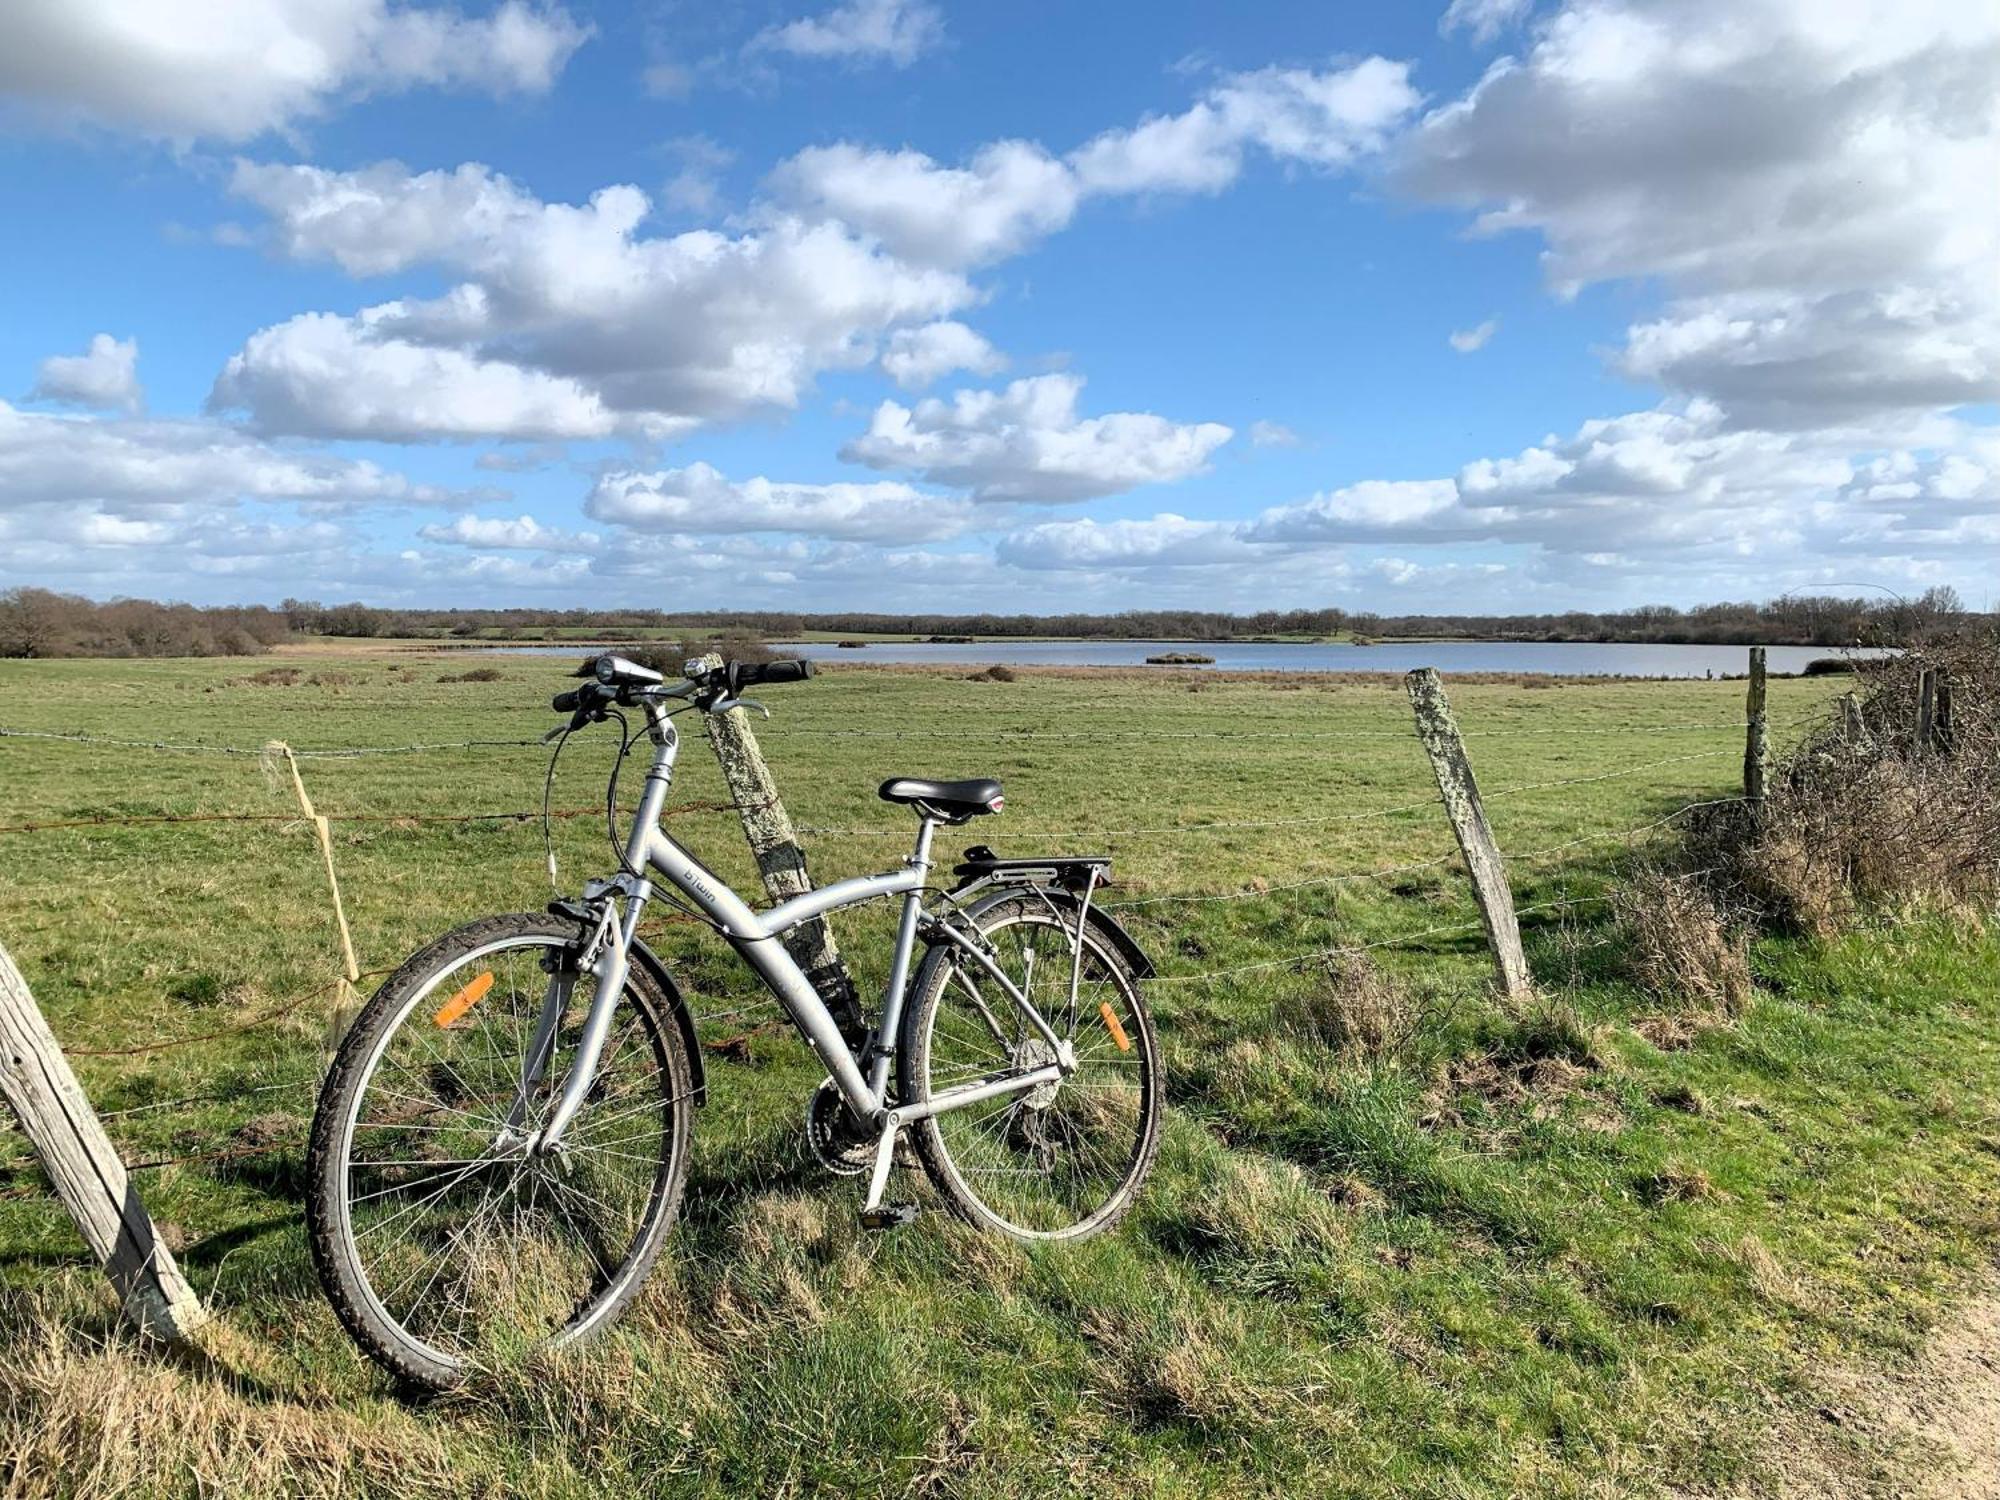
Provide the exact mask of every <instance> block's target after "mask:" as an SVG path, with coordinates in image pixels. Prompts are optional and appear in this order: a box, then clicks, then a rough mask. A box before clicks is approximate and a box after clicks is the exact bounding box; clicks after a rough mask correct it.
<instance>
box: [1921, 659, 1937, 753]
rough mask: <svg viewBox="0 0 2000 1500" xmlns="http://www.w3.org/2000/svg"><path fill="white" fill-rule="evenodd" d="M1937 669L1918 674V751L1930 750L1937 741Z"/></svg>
mask: <svg viewBox="0 0 2000 1500" xmlns="http://www.w3.org/2000/svg"><path fill="white" fill-rule="evenodd" d="M1937 678H1938V674H1937V668H1936V667H1925V668H1924V669H1923V670H1922V671H1921V672H1919V673H1918V674H1917V749H1918V750H1919V751H1923V750H1929V749H1930V748H1931V747H1932V746H1933V745H1934V744H1935V743H1936V741H1937V687H1938V681H1937Z"/></svg>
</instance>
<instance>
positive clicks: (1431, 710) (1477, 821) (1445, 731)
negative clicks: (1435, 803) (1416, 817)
mask: <svg viewBox="0 0 2000 1500" xmlns="http://www.w3.org/2000/svg"><path fill="white" fill-rule="evenodd" d="M1404 682H1405V684H1406V685H1407V686H1408V688H1409V691H1410V703H1411V705H1412V706H1413V707H1414V708H1415V709H1416V712H1417V734H1418V736H1419V737H1420V738H1421V739H1422V740H1423V742H1424V749H1425V751H1427V752H1428V753H1429V755H1430V758H1431V769H1432V770H1433V771H1434V772H1436V773H1437V784H1438V795H1439V796H1440V797H1442V798H1443V799H1444V810H1445V814H1446V816H1447V817H1449V818H1450V819H1451V831H1452V832H1453V833H1454V834H1455V835H1457V837H1458V847H1459V849H1460V851H1461V852H1462V853H1463V854H1464V855H1465V869H1466V873H1467V874H1469V875H1470V876H1471V877H1472V890H1473V894H1474V895H1475V896H1476V897H1477V898H1478V900H1479V919H1480V921H1481V922H1483V923H1484V924H1485V926H1486V941H1487V943H1488V945H1489V946H1491V948H1492V949H1493V963H1494V967H1495V968H1496V969H1497V970H1498V972H1499V977H1500V988H1501V989H1502V991H1504V992H1505V994H1506V995H1507V997H1508V999H1510V1000H1526V999H1528V998H1529V997H1530V996H1532V995H1533V994H1534V982H1533V980H1532V979H1531V978H1530V977H1529V974H1528V957H1527V954H1526V953H1524V952H1523V951H1522V950H1521V924H1520V922H1519V920H1518V919H1517V918H1516V917H1515V915H1514V893H1513V892H1512V891H1511V890H1510V889H1508V886H1507V871H1506V868H1505V867H1504V866H1503V865H1502V864H1501V862H1500V847H1499V845H1498V844H1496V843H1495V842H1494V841H1493V829H1492V827H1491V826H1490V825H1489V824H1488V823H1487V821H1486V809H1485V808H1484V807H1482V806H1481V805H1480V802H1479V785H1478V783H1477V782H1475V781H1474V780H1473V777H1472V761H1471V760H1470V759H1469V758H1468V757H1467V755H1466V753H1465V741H1464V740H1463V739H1462V738H1461V737H1460V735H1459V732H1458V721H1457V720H1456V719H1454V718H1453V717H1452V713H1451V700H1450V699H1448V698H1447V697H1446V696H1445V691H1444V680H1443V679H1442V678H1440V677H1439V676H1438V674H1437V671H1436V670H1435V669H1434V668H1431V667H1422V668H1419V669H1418V670H1417V671H1414V672H1412V673H1410V674H1409V676H1408V677H1406V678H1405V679H1404Z"/></svg>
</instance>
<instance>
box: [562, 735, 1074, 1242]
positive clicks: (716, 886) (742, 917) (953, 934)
mask: <svg viewBox="0 0 2000 1500" xmlns="http://www.w3.org/2000/svg"><path fill="white" fill-rule="evenodd" d="M646 718H647V730H648V738H650V739H651V741H652V743H653V746H654V752H653V761H652V764H651V766H650V767H648V769H647V771H646V780H645V786H644V788H643V790H642V791H641V792H640V795H639V804H638V807H637V809H636V810H635V811H634V813H633V818H632V832H631V835H630V837H629V839H628V840H627V842H626V846H625V864H626V866H627V869H628V872H630V871H639V872H645V871H650V872H653V873H656V874H658V875H660V876H661V877H663V878H664V879H665V880H666V881H667V882H668V884H670V885H672V886H673V887H674V888H675V889H676V890H678V891H680V892H681V893H682V894H683V895H685V896H686V897H687V898H688V899H689V900H690V901H692V902H693V903H694V904H695V905H696V906H698V907H700V908H701V910H702V911H703V912H704V913H706V914H707V915H708V917H709V918H710V919H711V920H712V921H713V922H714V923H715V924H716V926H717V928H719V929H720V931H721V932H722V935H723V936H724V937H725V938H726V939H727V940H728V942H729V944H730V945H731V946H732V947H733V948H735V949H736V951H737V952H738V953H740V954H741V955H742V956H743V958H744V959H745V960H746V961H747V962H748V963H749V965H750V967H751V968H752V969H753V970H755V971H756V973H757V975H758V977H759V978H760V979H762V980H763V981H764V984H765V986H766V987H767V988H768V989H769V990H770V991H771V993H772V994H773V995H774V996H775V997H776V998H777V1001H778V1003H779V1005H781V1006H782V1007H783V1008H784V1010H785V1012H786V1014H787V1015H789V1016H790V1017H791V1019H792V1022H793V1024H794V1025H796V1026H797V1027H798V1029H799V1032H800V1034H801V1035H803V1036H804V1037H805V1039H806V1041H807V1043H808V1044H809V1045H810V1046H811V1047H812V1049H813V1051H814V1052H815V1053H816V1054H817V1055H818V1057H819V1059H820V1062H821V1063H822V1064H823V1065H824V1066H825V1068H826V1070H827V1074H828V1076H829V1077H830V1078H832V1080H833V1085H834V1087H835V1088H837V1089H838V1090H839V1091H840V1096H841V1098H843V1099H845V1100H846V1101H847V1106H848V1109H849V1110H850V1111H852V1113H853V1115H854V1117H855V1119H856V1120H859V1121H862V1122H865V1123H867V1124H870V1125H873V1126H875V1127H876V1128H877V1129H878V1130H879V1131H880V1132H881V1133H880V1136H879V1137H878V1140H877V1144H876V1154H875V1167H874V1172H873V1173H872V1175H871V1181H870V1188H869V1205H870V1206H871V1207H872V1206H873V1205H874V1204H875V1203H877V1202H878V1201H879V1200H880V1198H881V1194H882V1188H883V1184H884V1183H885V1181H886V1179H887V1177H888V1170H889V1161H890V1157H891V1155H892V1152H893V1147H894V1144H895V1136H896V1132H897V1130H898V1129H899V1128H900V1127H901V1126H903V1125H904V1124H907V1123H909V1122H910V1121H913V1120H919V1119H924V1118H926V1117H928V1116H930V1115H937V1114H944V1113H946V1112H948V1111H950V1110H955V1109H963V1108H965V1107H966V1106H968V1105H973V1104H978V1103H981V1102H982V1101H984V1100H988V1099H995V1098H999V1097H1001V1096H1002V1095H1005V1094H1013V1093H1025V1092H1027V1091H1028V1090H1030V1089H1034V1088H1038V1087H1040V1086H1041V1085H1042V1084H1045V1083H1052V1082H1055V1081H1057V1080H1059V1079H1061V1078H1063V1077H1065V1076H1067V1075H1068V1074H1069V1073H1070V1072H1072V1071H1074V1069H1075V1066H1076V1060H1075V1050H1074V1048H1073V1047H1072V1046H1071V1045H1070V1044H1069V1043H1068V1042H1067V1041H1065V1040H1063V1039H1062V1038H1061V1037H1059V1036H1057V1034H1056V1032H1055V1030H1054V1029H1053V1028H1052V1027H1051V1026H1050V1025H1049V1023H1048V1021H1047V1020H1046V1019H1044V1018H1043V1016H1042V1015H1041V1013H1040V1012H1039V1011H1037V1010H1036V1009H1035V1007H1034V1006H1033V1005H1032V1004H1031V1003H1030V1002H1029V1000H1028V997H1027V995H1026V994H1025V993H1023V991H1022V989H1021V988H1020V986H1018V985H1016V984H1015V983H1014V982H1013V981H1012V980H1011V979H1009V978H1008V976H1007V975H1006V974H1005V973H1004V972H1003V971H1002V970H1001V969H1000V967H999V966H998V965H997V964H996V963H995V962H994V961H993V960H992V958H990V957H989V956H988V955H987V954H986V953H985V952H983V951H982V950H981V948H980V947H979V946H978V945H977V944H975V943H974V942H973V940H972V939H971V938H969V937H967V936H966V935H965V934H964V933H962V932H959V931H958V930H957V929H956V928H954V927H952V926H949V925H945V924H939V925H938V926H937V927H936V928H935V931H936V932H937V933H939V934H941V935H942V936H943V937H944V939H946V940H947V941H950V942H952V943H953V944H954V945H955V946H956V947H958V948H959V949H960V950H961V951H962V952H964V953H965V954H967V955H968V956H969V957H970V958H971V959H972V961H973V962H974V963H975V964H976V965H977V966H978V967H979V968H980V969H981V970H982V971H983V972H985V973H986V974H987V975H988V976H990V977H991V978H992V979H993V980H994V982H995V983H996V984H997V985H998V986H999V987H1000V989H1001V991H1002V992H1003V993H1004V994H1006V995H1007V996H1008V998H1009V999H1011V1000H1012V1001H1013V1003H1014V1005H1015V1006H1016V1007H1017V1008H1018V1009H1019V1011H1020V1012H1021V1014H1022V1015H1023V1016H1024V1017H1025V1018H1026V1020H1027V1022H1028V1024H1029V1025H1030V1026H1032V1027H1033V1028H1034V1030H1035V1031H1036V1032H1037V1033H1039V1034H1040V1036H1041V1037H1042V1039H1043V1040H1044V1041H1045V1042H1046V1043H1047V1044H1048V1046H1049V1047H1050V1049H1051V1050H1052V1051H1053V1052H1054V1054H1055V1057H1056V1061H1055V1062H1052V1063H1048V1064H1045V1065H1043V1066H1041V1067H1037V1068H1033V1069H1030V1070H1028V1071H1026V1072H1021V1073H1012V1074H1009V1075H1007V1076H1005V1077H1002V1078H990V1079H984V1080H981V1081H978V1082H975V1083H969V1084H963V1085H960V1086H958V1087H956V1088H951V1089H946V1090H944V1091H943V1092H941V1093H938V1094H934V1095H932V1096H931V1097H930V1098H929V1099H927V1100H925V1101H923V1102H921V1103H917V1104H903V1105H900V1106H894V1107H892V1106H891V1105H890V1103H889V1091H890V1079H889V1066H890V1061H891V1058H892V1056H893V1049H892V1039H893V1038H894V1037H895V1036H896V1034H897V1030H898V1025H899V1023H900V1021H901V1019H902V1014H903V1003H904V1000H905V998H906V992H907V990H908V987H909V981H910V957H911V954H912V953H913V952H914V951H915V947H916V938H917V930H918V924H919V922H920V920H921V919H922V916H923V891H924V887H925V884H926V882H927V881H928V879H929V876H930V869H931V841H932V838H933V836H934V835H935V833H936V832H937V824H936V823H935V821H934V820H932V819H930V818H928V817H925V818H922V819H920V821H919V822H918V825H917V839H916V847H915V848H914V850H912V852H911V853H910V855H909V856H908V857H907V858H906V859H905V860H904V861H903V866H902V868H901V869H899V870H891V871H888V872H886V873H883V874H880V875H856V876H853V877H851V878H849V879H846V880H839V881H835V882H834V883H833V884H832V885H827V886H822V887H820V888H819V889H817V890H812V891H808V892H806V893H805V894H804V895H802V896H794V897H793V898H792V899H791V900H789V901H785V902H781V903H780V904H779V905H777V906H774V907H771V908H770V909H769V910H767V911H763V912H757V911H753V910H751V908H750V906H749V904H748V903H746V902H745V901H744V900H743V898H742V897H740V896H738V895H737V894H736V892H735V891H733V890H731V889H730V888H729V886H728V885H727V884H725V883H724V882H723V880H722V878H721V877H720V876H718V875H717V874H716V873H715V872H714V871H712V870H710V869H709V868H708V867H707V866H706V865H704V864H703V863H702V862H701V861H700V860H699V859H697V858H695V856H694V855H693V854H692V853H690V852H689V851H688V850H687V849H685V848H683V847H682V846H681V845H680V844H679V843H678V842H677V841H675V840H674V839H673V838H672V837H671V836H670V835H669V834H668V833H667V832H666V831H665V830H664V829H663V828H661V826H660V815H661V813H662V812H663V811H664V809H665V807H666V801H667V791H668V789H669V787H670V786H671V785H672V784H673V776H674V761H675V759H676V757H677V756H678V754H679V751H680V736H679V733H678V731H677V730H676V729H675V728H674V725H673V723H672V721H671V720H670V719H669V718H668V716H667V711H666V708H665V706H664V705H663V704H659V703H652V702H649V703H647V705H646ZM610 885H611V887H612V888H613V889H616V890H618V891H621V892H622V893H623V894H624V895H625V897H626V902H625V910H624V914H623V918H622V920H618V921H612V922H608V923H607V924H606V928H605V930H604V931H603V933H602V934H601V937H602V941H593V943H592V944H591V946H590V947H589V948H587V949H586V951H585V954H584V963H585V966H586V967H587V968H589V969H590V970H591V972H593V973H594V974H595V975H596V977H597V992H596V994H595V996H594V997H593V998H592V1001H591V1007H590V1013H589V1015H588V1016H586V1017H585V1019H584V1024H583V1034H582V1036H581V1038H580V1039H579V1041H578V1043H577V1049H576V1055H575V1057H574V1059H573V1060H572V1062H571V1065H570V1071H569V1076H568V1078H566V1079H565V1080H564V1083H563V1090H562V1096H561V1098H560V1099H559V1100H558V1101H557V1103H556V1107H555V1109H554V1111H553V1112H552V1113H551V1114H550V1116H549V1119H548V1123H547V1124H546V1125H545V1126H544V1127H543V1129H542V1130H541V1132H540V1134H539V1141H538V1144H539V1145H540V1146H541V1147H542V1148H543V1149H547V1148H549V1147H552V1146H554V1145H555V1144H556V1143H557V1142H558V1141H560V1140H561V1138H562V1135H563V1132H564V1131H565V1130H567V1129H568V1128H569V1124H570V1121H571V1120H572V1119H574V1118H575V1116H576V1112H577V1110H578V1109H579V1108H580V1107H581V1106H582V1104H583V1101H584V1098H585V1096H586V1095H588V1093H589V1092H590V1088H591V1085H592V1084H593V1083H594V1082H595V1080H596V1076H597V1067H598V1063H599V1061H600V1059H601V1057H602V1054H603V1050H604V1043H605V1039H606V1037H607V1035H608V1034H609V1032H610V1029H611V1019H612V1012H613V1011H614V1010H615V1009H616V1008H617V1001H618V996H619V995H620V994H621V993H622V992H623V990H624V987H625V979H626V975H627V973H628V971H629V968H630V954H631V945H632V942H633V938H634V936H635V934H636V933H637V932H638V929H639V918H640V916H641V914H642V913H643V911H644V909H645V905H646V902H647V901H648V900H649V899H650V897H651V895H652V885H651V882H650V880H649V879H647V878H644V876H643V875H642V876H640V877H638V878H635V877H634V875H633V874H631V873H627V874H625V875H624V876H622V877H621V878H620V879H618V880H616V881H613V882H610ZM898 895H899V896H901V897H902V898H903V910H902V920H901V921H900V923H899V924H898V925H897V929H896V947H895V954H894V957H893V960H892V961H891V964H890V968H889V982H888V985H887V986H886V988H885V990H884V992H883V997H882V1011H881V1018H880V1020H879V1022H878V1024H877V1030H876V1037H877V1042H878V1045H877V1046H876V1048H875V1049H874V1052H873V1054H872V1056H871V1058H870V1061H869V1069H868V1073H867V1075H866V1076H865V1077H864V1076H863V1074H862V1072H861V1069H860V1067H859V1066H857V1064H856V1063H855V1061H854V1058H853V1056H852V1055H851V1054H850V1053H849V1052H848V1050H847V1044H846V1042H845V1041H843V1040H842V1038H841V1035H840V1028H839V1026H838V1025H836V1024H835V1022H834V1019H833V1015H832V1013H831V1012H830V1011H828V1009H827V1007H826V1003H825V1002H824V1001H823V1000H821V999H820V997H819V993H818V992H817V991H816V990H815V989H814V988H813V986H812V983H811V981H809V980H808V979H807V978H806V976H805V973H804V971H803V970H801V969H800V968H799V966H798V964H797V963H796V962H795V961H794V960H793V958H792V956H791V954H790V953H788V952H787V951H786V949H785V945H784V943H783V942H781V941H780V939H781V938H782V937H783V936H784V934H785V933H787V932H789V931H791V929H792V928H794V927H796V926H798V925H799V924H800V923H801V922H805V921H808V920H810V919H811V918H813V917H817V916H821V915H823V914H825V913H827V912H831V911H838V910H840V909H841V908H842V907H847V906H853V905H856V904H857V903H859V902H863V901H873V900H877V899H879V898H881V897H884V896H898ZM1076 941H1077V942H1078V944H1079V947H1080V946H1081V934H1080V933H1079V934H1078V937H1077V939H1076ZM556 989H557V983H556V981H551V986H550V993H551V996H553V995H554V994H555V992H556ZM549 1024H550V1027H551V1029H552V1028H553V1017H551V1018H549ZM538 1035H539V1031H538ZM533 1082H534V1080H533V1079H524V1081H523V1086H524V1092H525V1089H526V1088H527V1087H528V1086H531V1085H532V1083H533Z"/></svg>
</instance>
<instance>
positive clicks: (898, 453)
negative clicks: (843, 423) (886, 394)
mask: <svg viewBox="0 0 2000 1500" xmlns="http://www.w3.org/2000/svg"><path fill="white" fill-rule="evenodd" d="M1082 390H1083V380H1082V379H1081V377H1079V376H1075V375H1037V376H1032V377H1030V378H1028V379H1025V380H1016V381H1014V382H1013V383H1012V384H1010V385H1009V386H1007V388H1006V389H1005V390H1003V391H959V392H958V393H957V394H956V395H954V396H953V397H952V398H951V400H949V401H945V400H941V399H938V398H935V397H933V398H931V399H929V400H925V401H922V402H919V403H918V404H917V405H916V406H915V407H914V408H912V407H907V406H904V405H902V404H900V403H898V402H895V401H884V402H883V403H882V404H881V405H880V406H879V407H877V408H876V410H875V415H874V418H873V419H872V420H871V421H870V422H869V424H868V430H867V432H865V433H864V434H862V435H861V436H860V437H858V438H855V439H854V440H853V441H852V442H850V443H848V444H847V445H846V446H845V447H844V448H842V449H841V457H842V458H844V459H846V460H848V461H849V462H852V463H863V464H867V465H868V466H869V467H870V468H874V469H894V470H901V471H905V472H909V473H916V474H921V475H922V476H923V477H924V478H925V479H927V480H929V481H930V482H931V483H933V484H941V485H947V486H949V487H951V488H953V489H962V490H967V491H969V492H971V494H972V495H973V497H974V498H975V499H979V500H1021V501H1034V502H1044V503H1054V502H1062V501H1074V500H1091V499H1096V498H1098V497H1099V496H1103V495H1115V494H1118V493H1120V492H1121V491H1124V490H1129V489H1133V488H1135V487H1136V486H1138V485H1142V484H1158V483H1163V482H1166V481H1170V480H1175V479H1185V478H1187V477H1188V476H1189V475H1191V474H1198V473H1200V472H1201V471H1202V470H1203V469H1204V468H1206V467H1207V464H1208V459H1209V455H1210V454H1212V453H1213V452H1214V451H1215V450H1216V449H1217V448H1219V447H1221V446H1222V445H1223V444H1224V443H1226V442H1228V441H1229V439H1230V437H1231V436H1232V434H1231V431H1230V429H1229V428H1227V427H1224V426H1223V425H1222V424H1220V423H1219V422H1196V423H1178V422H1170V421H1168V420H1167V419H1166V418H1165V417H1160V416H1155V415H1153V414H1152V413H1150V412H1113V413H1110V414H1109V415H1106V416H1101V417H1080V416H1078V415H1077V410H1076V404H1077V396H1078V395H1079V394H1080V393H1081V392H1082Z"/></svg>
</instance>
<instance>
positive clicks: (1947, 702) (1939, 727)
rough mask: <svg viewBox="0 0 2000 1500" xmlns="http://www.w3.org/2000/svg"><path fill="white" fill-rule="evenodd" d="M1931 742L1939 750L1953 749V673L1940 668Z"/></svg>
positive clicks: (1932, 719)
mask: <svg viewBox="0 0 2000 1500" xmlns="http://www.w3.org/2000/svg"><path fill="white" fill-rule="evenodd" d="M1931 742H1932V744H1934V745H1935V746H1936V747H1937V748H1938V749H1939V750H1942V751H1944V752H1946V753H1947V754H1949V753H1950V751H1951V673H1949V672H1947V671H1945V670H1944V669H1942V668H1940V669H1939V670H1938V679H1937V708H1936V711H1935V712H1934V713H1933V714H1932V716H1931Z"/></svg>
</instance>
